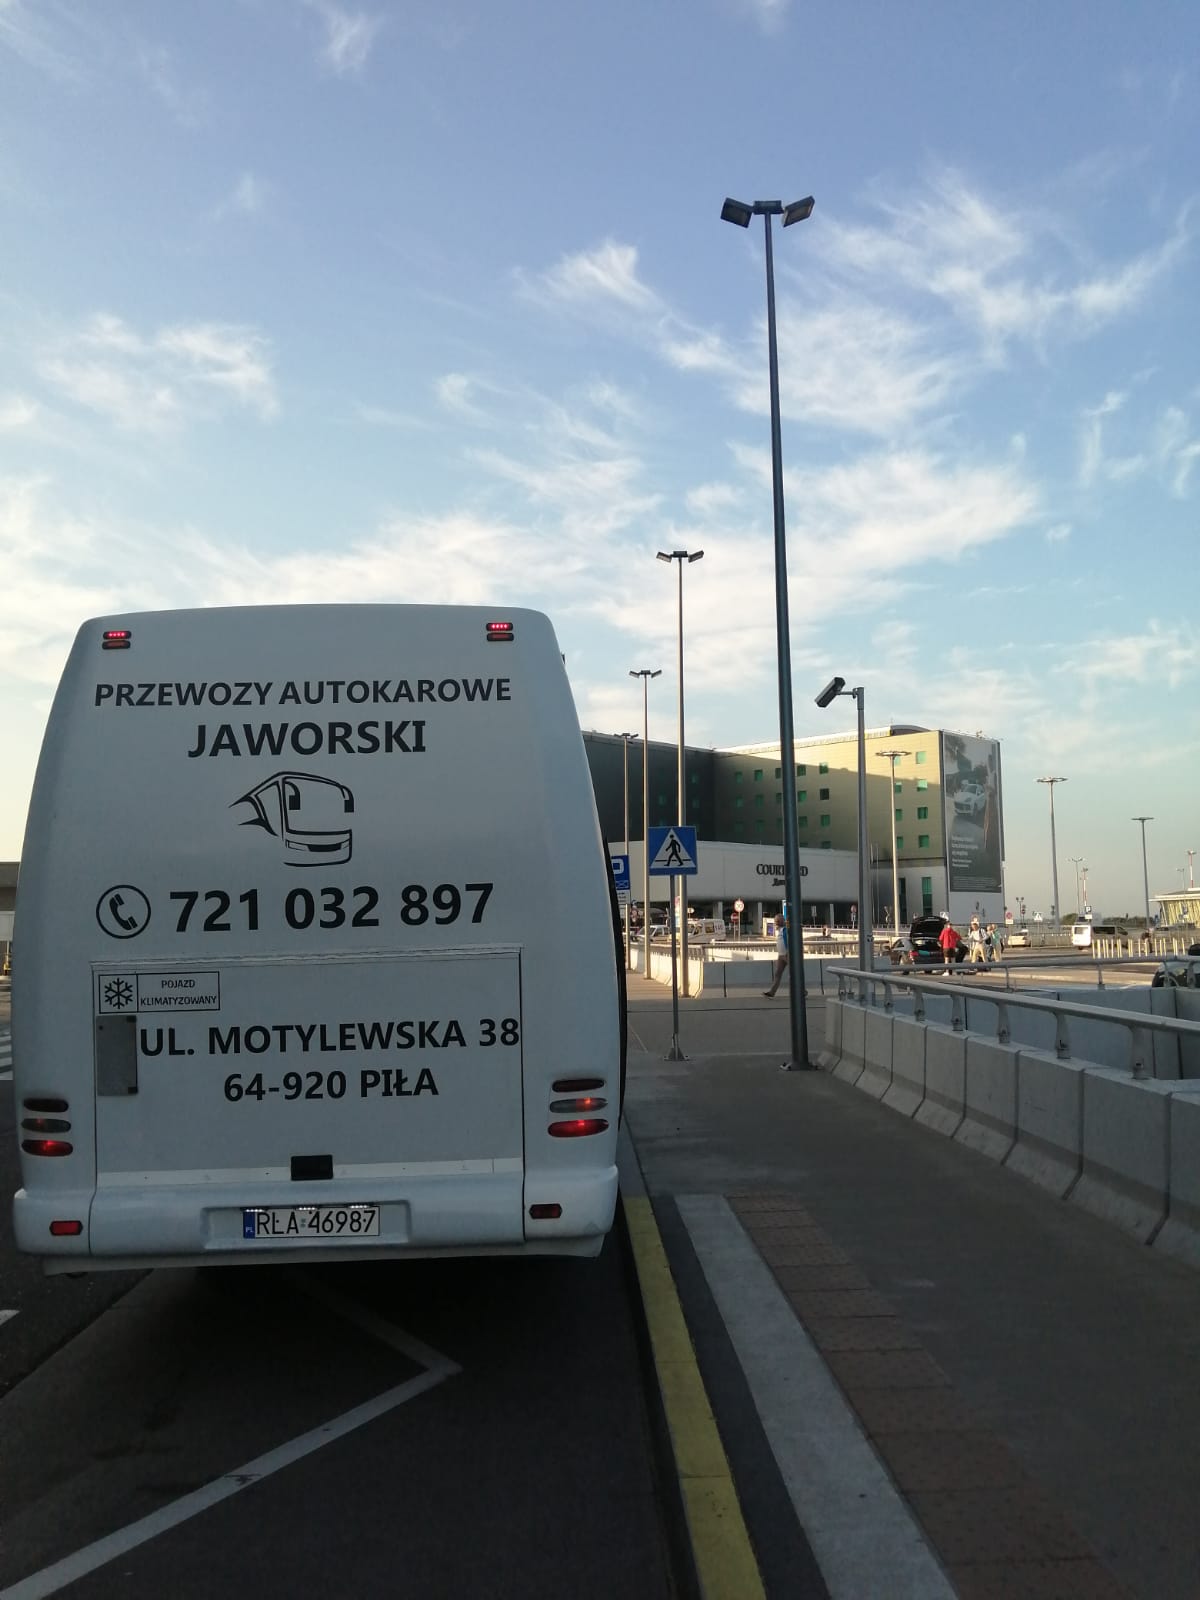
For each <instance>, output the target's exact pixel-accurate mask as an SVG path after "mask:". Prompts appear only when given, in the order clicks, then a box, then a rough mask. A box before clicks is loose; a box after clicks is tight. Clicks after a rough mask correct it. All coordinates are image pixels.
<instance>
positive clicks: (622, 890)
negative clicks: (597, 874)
mask: <svg viewBox="0 0 1200 1600" xmlns="http://www.w3.org/2000/svg"><path fill="white" fill-rule="evenodd" d="M609 860H610V861H611V862H612V875H613V888H614V889H616V891H617V893H618V894H619V895H620V894H628V893H629V857H628V856H610V857H609Z"/></svg>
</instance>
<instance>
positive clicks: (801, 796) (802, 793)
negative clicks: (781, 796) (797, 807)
mask: <svg viewBox="0 0 1200 1600" xmlns="http://www.w3.org/2000/svg"><path fill="white" fill-rule="evenodd" d="M796 799H797V800H799V802H800V804H801V805H803V804H804V803H805V801H806V800H807V799H808V790H807V789H797V790H796Z"/></svg>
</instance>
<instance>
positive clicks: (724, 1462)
mask: <svg viewBox="0 0 1200 1600" xmlns="http://www.w3.org/2000/svg"><path fill="white" fill-rule="evenodd" d="M624 1206H625V1218H626V1222H627V1224H628V1227H629V1238H630V1242H631V1244H632V1245H633V1259H634V1262H635V1263H636V1266H637V1274H638V1283H639V1284H640V1286H641V1292H642V1303H643V1304H644V1306H645V1308H646V1322H647V1325H648V1327H649V1329H650V1343H651V1347H652V1349H653V1351H654V1365H655V1369H656V1371H657V1373H658V1382H659V1388H660V1389H661V1391H662V1398H663V1410H664V1411H665V1412H666V1418H667V1427H668V1429H669V1431H670V1435H671V1447H672V1450H673V1451H674V1454H675V1471H676V1472H677V1474H678V1476H679V1485H680V1489H681V1491H682V1494H683V1508H684V1515H685V1516H686V1518H687V1525H688V1536H689V1538H690V1539H691V1544H692V1554H693V1556H694V1559H695V1563H696V1575H697V1577H698V1579H699V1582H700V1592H701V1594H702V1595H703V1596H704V1597H705V1600H760V1597H764V1593H765V1592H764V1590H763V1584H762V1577H761V1575H760V1573H759V1570H758V1562H757V1561H756V1560H755V1558H754V1549H753V1546H752V1545H751V1543H750V1535H749V1533H748V1532H747V1531H746V1524H745V1521H744V1519H743V1517H742V1508H741V1504H740V1502H739V1500H738V1496H737V1490H736V1488H735V1487H734V1482H733V1474H732V1473H731V1472H730V1470H729V1458H728V1457H727V1456H726V1454H725V1447H724V1445H723V1444H722V1443H721V1436H720V1434H719V1433H718V1431H717V1424H716V1421H715V1419H714V1417H713V1414H712V1407H711V1406H710V1405H709V1403H708V1394H707V1393H706V1391H705V1388H704V1380H703V1378H702V1377H701V1376H700V1368H699V1367H698V1366H697V1364H696V1352H695V1350H694V1349H693V1347H692V1340H691V1335H690V1334H689V1333H688V1330H687V1323H686V1322H685V1321H684V1316H683V1308H682V1307H681V1306H680V1304H679V1295H678V1294H677V1292H676V1289H675V1280H674V1278H673V1277H672V1276H671V1268H670V1265H669V1263H668V1261H667V1253H666V1251H665V1250H664V1248H663V1242H662V1238H661V1236H660V1234H659V1231H658V1224H657V1223H656V1222H655V1220H654V1212H653V1210H652V1209H651V1206H650V1202H649V1200H647V1199H644V1198H640V1197H635V1198H626V1199H625V1201H624Z"/></svg>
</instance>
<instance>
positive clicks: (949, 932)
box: [938, 923, 962, 973]
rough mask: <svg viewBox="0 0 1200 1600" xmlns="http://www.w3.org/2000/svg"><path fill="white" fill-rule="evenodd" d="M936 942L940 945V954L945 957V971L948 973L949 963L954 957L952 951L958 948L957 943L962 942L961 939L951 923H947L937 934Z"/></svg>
mask: <svg viewBox="0 0 1200 1600" xmlns="http://www.w3.org/2000/svg"><path fill="white" fill-rule="evenodd" d="M938 943H939V944H940V945H941V947H942V954H943V955H944V956H945V958H946V968H945V970H946V972H947V973H949V971H950V964H951V962H953V961H954V959H955V955H954V952H955V951H956V950H957V949H958V947H959V945H960V944H961V943H962V940H961V939H960V938H959V937H958V934H957V933H955V931H954V929H953V927H952V926H951V924H950V923H947V924H946V926H945V927H944V928H943V929H942V931H941V933H939V934H938Z"/></svg>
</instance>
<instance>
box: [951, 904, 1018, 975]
mask: <svg viewBox="0 0 1200 1600" xmlns="http://www.w3.org/2000/svg"><path fill="white" fill-rule="evenodd" d="M962 942H963V941H962V939H961V938H960V936H959V934H958V930H957V929H956V928H954V927H953V926H952V925H951V924H950V923H949V922H948V923H947V924H946V926H945V927H944V928H943V929H942V931H941V933H940V934H939V935H938V943H939V944H940V945H941V947H942V953H943V955H944V956H945V957H946V971H947V972H949V971H950V963H951V962H952V961H957V960H958V959H959V957H958V954H957V951H958V947H959V945H960V944H962ZM966 943H967V960H968V961H970V962H971V963H972V964H973V965H978V964H984V965H986V964H987V962H989V961H999V960H1000V957H1001V956H1002V955H1003V954H1004V935H1003V934H1002V933H1001V932H1000V929H999V928H998V927H997V926H996V924H995V923H994V922H989V923H987V924H986V926H985V925H983V924H981V923H980V921H979V918H978V917H972V918H971V926H970V927H969V928H968V929H967V940H966Z"/></svg>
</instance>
